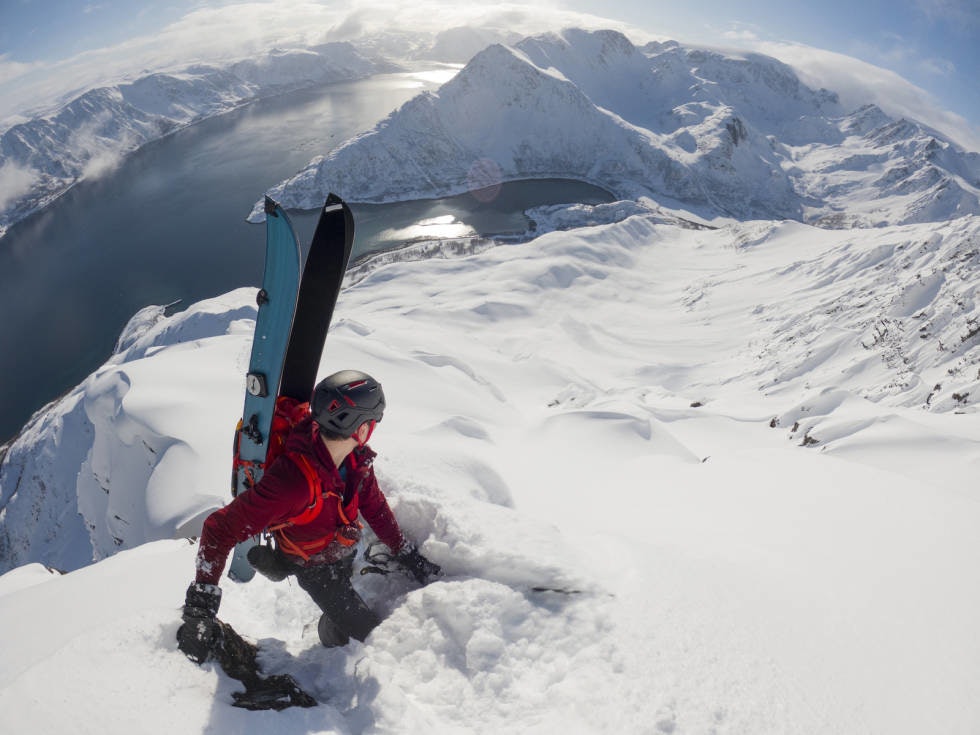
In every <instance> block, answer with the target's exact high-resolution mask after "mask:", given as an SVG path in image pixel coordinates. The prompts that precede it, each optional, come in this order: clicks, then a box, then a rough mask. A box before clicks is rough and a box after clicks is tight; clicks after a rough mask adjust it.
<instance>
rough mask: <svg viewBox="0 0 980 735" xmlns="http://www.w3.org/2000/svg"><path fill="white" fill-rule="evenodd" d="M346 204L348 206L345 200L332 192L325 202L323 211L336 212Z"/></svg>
mask: <svg viewBox="0 0 980 735" xmlns="http://www.w3.org/2000/svg"><path fill="white" fill-rule="evenodd" d="M344 206H346V205H345V204H344V200H343V199H341V198H340V197H339V196H337V195H336V194H334V193H332V192H331V193H330V194H328V195H327V201H325V202H324V203H323V211H324V212H336V211H337V210H340V209H343V208H344Z"/></svg>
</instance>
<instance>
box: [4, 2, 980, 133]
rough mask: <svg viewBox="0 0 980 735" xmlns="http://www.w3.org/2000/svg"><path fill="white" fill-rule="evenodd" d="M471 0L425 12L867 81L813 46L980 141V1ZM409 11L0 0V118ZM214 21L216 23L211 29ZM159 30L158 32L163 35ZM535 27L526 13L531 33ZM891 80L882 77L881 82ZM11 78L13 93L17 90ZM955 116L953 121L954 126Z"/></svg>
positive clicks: (369, 5)
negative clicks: (217, 53)
mask: <svg viewBox="0 0 980 735" xmlns="http://www.w3.org/2000/svg"><path fill="white" fill-rule="evenodd" d="M436 2H438V0H417V1H416V2H415V3H412V6H414V7H415V8H416V11H417V12H418V9H419V8H421V7H428V6H431V5H433V4H434V3H436ZM233 6H234V7H233ZM450 7H451V8H452V11H449V10H448V8H450ZM479 7H480V8H481V10H477V9H474V8H476V6H467V7H466V8H465V9H463V8H461V7H460V6H459V4H458V3H449V4H448V5H446V8H447V11H446V12H440V13H431V12H430V13H428V17H438V18H439V20H440V22H444V23H446V24H447V27H448V26H449V25H452V24H454V23H456V22H465V20H466V18H467V17H481V18H485V17H486V15H487V13H488V12H491V11H495V12H497V14H498V15H499V16H500V17H501V18H503V17H511V18H518V19H524V20H526V22H528V23H532V21H530V20H528V19H530V18H531V17H532V16H533V17H534V19H535V22H544V19H546V18H549V17H553V18H555V19H556V20H558V21H559V22H563V23H574V22H575V21H576V15H575V14H576V13H579V14H589V15H591V16H599V17H601V18H608V19H610V20H615V21H619V22H621V23H622V24H623V25H622V29H623V30H626V31H627V32H629V30H630V28H631V27H632V28H635V29H637V30H642V31H645V32H646V33H648V34H650V36H651V37H659V38H673V39H676V40H678V41H681V42H683V43H701V44H708V45H717V46H728V47H741V48H751V49H755V50H760V51H763V52H765V53H772V54H773V55H776V56H778V57H779V58H782V59H783V60H784V61H789V62H791V63H799V64H802V65H803V66H804V67H807V65H808V64H809V67H808V68H811V69H813V70H821V69H822V70H823V71H827V68H828V64H831V63H832V64H833V65H834V66H835V69H834V73H833V74H831V75H830V76H829V77H827V78H828V79H829V80H831V81H832V82H833V83H834V84H836V85H843V86H845V87H846V86H848V84H849V82H854V81H860V79H859V78H863V79H865V80H866V79H867V78H869V74H870V76H871V77H872V78H877V77H876V73H875V72H874V71H873V70H870V69H868V68H866V67H860V66H848V65H847V64H844V63H838V62H839V61H840V60H839V59H838V60H836V61H834V59H835V57H833V56H827V55H824V56H820V55H819V54H816V53H815V50H817V49H822V50H826V51H830V52H835V53H836V54H842V55H845V56H847V57H853V58H854V59H858V60H860V61H864V62H867V63H869V64H873V65H875V66H877V67H880V68H883V69H886V70H890V71H892V72H894V73H895V74H898V75H900V76H901V77H902V78H904V79H905V80H908V81H909V82H911V83H912V84H913V85H915V86H916V87H917V88H919V89H920V90H925V91H926V92H928V95H922V94H919V95H918V96H919V97H920V99H919V100H918V101H916V100H914V99H912V98H914V97H915V96H916V93H917V91H916V90H909V89H902V90H901V93H902V94H904V95H905V98H906V99H907V100H908V101H909V107H910V109H919V110H921V109H926V108H929V107H933V108H939V107H941V108H943V109H945V110H949V111H951V112H953V113H955V114H956V115H958V116H960V117H961V118H963V120H965V121H966V122H965V126H966V130H967V134H966V135H965V136H962V137H961V142H962V139H963V137H965V138H967V139H969V140H971V142H972V143H973V145H971V147H975V145H976V141H980V95H978V94H977V90H978V84H977V80H976V76H977V72H978V71H980V0H891V1H890V2H885V1H884V0H822V1H821V2H819V3H813V2H790V1H789V0H783V1H782V2H780V1H778V0H751V1H749V0H689V1H687V2H685V1H684V0H669V1H668V0H551V1H550V2H535V3H525V4H523V5H520V4H513V5H504V4H501V3H498V4H492V3H491V4H489V5H482V6H479ZM488 8H489V9H491V11H488V10H487V9H488ZM195 11H196V12H195ZM405 12H408V11H406V10H405V3H404V2H395V0H347V1H346V2H329V1H327V0H322V1H320V2H317V0H278V2H269V0H257V1H255V2H252V3H247V4H246V3H242V2H237V3H236V2H235V1H234V0H212V1H211V2H206V1H203V0H163V1H162V2H151V1H148V0H90V1H89V2H84V1H83V2H78V1H77V0H74V1H73V0H0V97H3V96H4V95H5V93H6V96H7V97H8V103H7V104H8V108H7V109H0V119H2V118H3V117H4V116H5V115H8V114H10V112H11V110H10V109H9V106H10V105H13V104H15V103H20V104H23V105H25V106H29V100H30V98H29V97H28V96H25V95H26V94H27V93H26V92H25V91H24V90H29V89H33V90H35V92H34V93H35V94H39V93H41V91H42V90H44V89H47V88H49V87H50V88H51V89H55V88H57V87H58V84H59V83H60V85H61V88H62V91H68V90H70V89H71V88H72V85H75V86H84V85H85V83H86V77H85V74H86V73H91V74H97V72H98V71H99V70H100V69H101V70H103V71H104V70H105V69H110V68H116V67H118V65H119V64H120V63H121V64H123V66H125V64H126V63H127V62H128V63H130V64H139V65H146V67H147V68H150V67H152V66H154V65H155V64H157V63H164V64H165V63H173V62H174V61H175V60H176V59H177V57H179V55H180V54H182V53H183V54H186V58H185V59H184V60H185V61H193V60H196V58H195V56H196V54H204V53H205V52H206V51H207V50H211V51H213V50H214V48H213V47H216V46H222V47H230V46H231V45H233V44H234V43H235V42H236V41H238V40H241V41H243V42H248V41H249V40H250V39H252V38H253V37H254V38H255V39H258V38H260V37H261V38H262V39H264V41H266V42H268V41H269V39H270V38H271V37H272V36H274V35H275V33H276V32H277V29H278V30H281V32H282V34H283V36H284V37H285V36H286V35H288V34H290V33H301V32H302V28H303V27H304V26H305V28H306V30H307V32H309V29H310V28H316V29H318V32H320V33H322V32H323V30H324V29H325V28H328V27H329V26H330V24H331V23H338V24H339V23H342V22H343V19H344V18H345V17H349V18H353V17H355V15H356V14H358V13H359V14H360V15H359V17H358V21H357V22H358V24H363V23H367V22H370V21H369V19H371V18H373V20H374V21H375V22H378V23H383V22H385V21H388V22H391V19H392V18H393V17H395V16H396V15H398V14H401V13H405ZM192 13H193V14H192ZM522 14H523V15H522ZM583 17H584V16H583ZM521 22H523V21H521ZM583 25H584V24H583ZM593 25H594V24H593ZM219 27H221V28H224V30H223V31H222V32H220V33H219V32H218V30H217V29H218V28H219ZM280 27H281V28H280ZM164 29H166V31H167V32H166V33H161V31H163V30H164ZM535 30H536V29H535V28H533V23H532V25H530V26H529V31H531V32H534V31H535ZM631 37H634V36H632V34H631ZM134 39H141V42H140V43H135V42H134ZM154 39H156V41H157V43H156V44H154ZM634 40H637V41H642V40H644V39H642V38H635V37H634ZM256 43H259V41H258V40H256ZM120 59H122V60H123V61H120ZM114 65H115V66H114ZM87 70H88V71H87ZM131 71H132V70H131ZM808 81H821V79H814V80H808ZM891 81H893V80H890V79H888V78H882V80H881V82H880V84H881V85H887V84H889V83H890V82H891ZM17 82H20V90H21V96H20V97H18V96H17V95H16V94H15V92H16V87H17ZM877 83H878V82H876V84H877ZM5 87H6V89H5ZM834 88H835V89H836V87H834ZM930 96H931V97H930ZM963 120H959V121H957V120H956V119H955V118H954V119H953V123H952V124H954V125H955V124H956V123H957V122H959V123H961V124H962V123H963ZM927 122H930V121H927Z"/></svg>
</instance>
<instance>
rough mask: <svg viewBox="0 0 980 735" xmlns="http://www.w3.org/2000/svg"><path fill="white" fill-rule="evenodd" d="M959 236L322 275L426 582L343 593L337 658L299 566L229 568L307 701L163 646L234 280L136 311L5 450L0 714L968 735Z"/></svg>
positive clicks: (969, 239) (286, 726) (50, 719)
mask: <svg viewBox="0 0 980 735" xmlns="http://www.w3.org/2000/svg"><path fill="white" fill-rule="evenodd" d="M606 206H609V205H606ZM571 211H576V212H579V213H580V214H579V216H581V218H582V219H581V220H580V221H582V222H584V221H586V220H587V216H588V213H582V212H581V210H580V209H576V210H571ZM568 217H569V218H571V217H572V214H569V215H568ZM978 252H980V219H978V218H977V217H966V218H962V219H959V220H954V221H950V222H946V223H940V224H925V225H904V226H891V227H882V228H878V229H874V230H851V231H830V230H825V229H820V228H816V227H812V226H808V225H804V224H801V223H796V222H775V221H754V222H743V223H738V224H732V225H727V226H725V227H722V228H719V229H685V228H683V227H679V226H676V225H665V224H661V223H660V221H659V220H658V219H657V218H655V217H652V216H649V215H644V214H635V215H634V216H631V217H628V218H625V219H623V220H622V221H620V222H617V223H614V224H605V225H601V226H594V227H581V228H578V229H575V230H571V231H567V232H553V233H550V234H547V235H545V236H542V237H540V238H538V239H536V240H534V241H532V242H530V243H526V244H522V245H511V246H499V247H496V248H491V249H488V250H485V251H483V252H481V253H478V254H475V255H470V256H468V257H462V258H444V259H429V260H425V261H416V262H411V261H406V262H396V263H389V264H387V265H384V266H383V267H378V268H373V269H371V268H369V267H366V266H365V270H364V272H363V273H352V274H351V276H352V277H351V278H350V280H349V285H348V287H347V288H346V289H345V291H344V292H343V294H342V296H341V299H340V302H339V304H338V310H337V314H336V318H337V321H336V323H335V328H334V329H333V330H332V332H331V337H330V341H329V345H328V350H327V353H326V355H325V360H324V363H323V367H322V370H323V372H324V373H326V372H330V371H333V370H335V369H339V368H343V367H358V368H360V369H364V370H367V371H368V372H371V373H372V374H374V375H376V376H377V377H378V378H379V379H381V380H382V382H383V383H384V385H385V390H386V393H387V394H388V398H389V406H390V409H389V412H388V414H387V415H386V417H385V421H384V423H383V425H382V426H381V428H380V429H379V430H378V432H377V434H376V437H375V439H374V441H373V444H374V446H375V448H376V449H377V450H378V451H379V452H380V454H381V457H380V459H379V461H378V464H377V467H378V471H379V476H380V479H381V482H382V484H383V486H384V487H385V488H386V489H387V492H388V494H389V497H390V498H391V500H392V504H393V507H394V510H395V513H396V514H397V516H398V517H399V519H400V520H401V521H402V523H403V525H404V527H405V529H406V532H407V533H408V535H409V536H410V537H411V538H412V539H414V540H415V541H416V542H418V543H420V544H421V545H422V548H423V550H424V551H425V553H426V554H427V555H429V556H430V557H431V558H432V559H433V560H435V561H437V562H438V563H439V564H441V565H443V568H444V569H445V571H446V573H447V576H446V578H445V579H444V580H443V581H439V582H436V583H434V584H432V585H430V586H429V587H427V588H425V589H422V590H418V589H415V588H414V586H413V585H411V584H410V583H408V582H407V581H404V580H400V579H392V578H384V579H380V578H377V577H364V578H359V581H358V583H359V584H361V585H362V586H363V589H364V591H365V595H366V596H367V597H368V599H369V600H370V601H371V603H372V604H373V605H375V606H376V607H377V608H378V609H379V610H380V611H381V612H382V613H383V614H384V617H385V620H384V622H383V623H382V625H381V626H380V627H379V628H378V629H377V631H375V633H373V634H372V636H371V637H370V638H369V639H368V640H367V642H366V643H364V644H359V643H355V644H352V645H350V646H348V647H346V648H343V649H334V650H325V649H322V648H321V647H320V646H319V644H318V642H317V639H316V633H315V630H312V629H310V628H309V623H311V622H313V621H314V620H315V619H316V610H315V608H314V607H313V606H312V603H310V602H309V601H308V600H307V599H306V598H305V595H304V594H303V593H302V592H301V591H300V590H299V589H298V588H297V587H296V586H295V585H292V584H289V583H281V584H278V585H274V584H272V583H268V582H265V581H263V580H258V581H256V582H254V583H252V584H250V585H246V586H238V585H232V584H230V583H229V584H226V585H225V587H226V591H225V594H226V599H225V602H224V603H223V607H222V615H223V616H224V617H225V618H226V619H227V620H228V621H229V622H231V623H232V624H233V625H235V626H236V628H238V629H239V630H241V632H242V633H243V634H245V635H247V636H249V637H252V638H253V639H257V640H259V642H260V646H261V647H262V649H263V650H264V654H263V658H262V661H263V663H264V665H265V667H266V670H267V672H268V673H274V672H281V671H285V672H289V673H292V674H294V675H295V676H296V677H297V678H298V679H300V681H301V682H302V684H303V685H304V686H305V687H307V688H308V689H309V690H310V691H312V692H314V693H315V694H316V696H317V698H318V699H319V700H320V701H321V703H322V704H321V706H319V707H317V708H314V709H312V710H302V711H288V712H285V713H281V714H271V713H264V714H253V713H248V712H243V711H239V710H235V709H233V708H231V707H230V692H231V691H232V690H233V685H232V683H230V682H229V680H227V679H226V678H224V677H223V676H222V675H220V674H219V673H218V672H216V671H215V670H214V669H213V668H212V667H210V666H206V667H204V668H196V667H194V666H193V665H191V664H190V663H188V662H186V661H185V660H184V659H183V658H182V657H181V656H180V655H179V654H178V653H177V652H176V650H175V643H174V632H175V630H176V626H177V615H178V612H177V608H178V606H179V604H180V602H181V599H182V595H183V590H184V588H185V586H186V584H187V582H188V581H189V580H190V577H191V574H192V570H193V554H194V547H193V545H191V544H188V543H187V542H186V541H184V540H181V538H180V537H181V536H182V535H184V534H191V533H193V532H194V531H195V529H196V527H197V526H198V524H199V523H200V519H201V515H202V514H203V513H204V512H206V511H207V510H208V509H209V508H211V507H214V506H216V505H218V504H220V503H222V502H224V501H225V499H226V497H227V489H226V488H227V484H228V464H229V462H228V454H229V441H230V436H231V429H232V427H233V425H234V422H235V420H236V418H237V414H238V412H239V411H240V408H241V397H242V394H243V384H242V383H243V375H244V373H245V370H246V365H247V359H248V350H249V341H250V335H251V326H252V321H251V320H252V319H253V318H254V307H253V306H252V304H253V303H254V302H253V293H252V292H251V290H247V289H243V290H241V291H236V292H233V293H231V294H228V295H227V296H225V297H222V298H220V299H216V300H212V301H208V302H203V303H201V304H198V305H196V306H195V307H193V308H192V309H189V310H188V311H187V312H184V313H181V314H175V315H173V316H166V315H165V314H164V313H163V312H162V311H161V310H147V311H145V312H142V313H141V314H140V315H138V316H137V318H135V319H134V321H133V322H132V323H131V324H130V326H129V327H128V329H127V332H126V333H125V334H124V335H123V336H122V338H121V339H120V344H119V347H118V350H117V354H116V355H115V356H114V358H113V359H112V360H111V361H110V363H109V364H107V365H106V366H104V367H103V368H102V369H100V370H99V371H97V372H96V373H95V374H94V375H93V376H92V377H91V378H90V379H89V380H88V381H86V382H85V383H84V384H83V385H81V386H79V387H78V389H76V390H75V391H73V392H72V393H71V394H70V395H69V396H67V397H65V398H64V399H62V401H60V402H58V403H56V404H54V405H53V406H52V407H50V408H49V409H48V410H47V411H46V412H45V413H43V414H40V415H39V416H37V417H36V418H35V420H34V421H33V422H32V424H31V425H30V426H29V427H28V430H27V431H26V432H25V433H24V435H22V437H21V438H20V439H19V440H18V442H17V443H15V444H14V445H12V446H11V447H10V448H9V452H8V454H7V457H6V459H5V461H4V462H3V464H2V466H0V505H2V511H0V523H2V530H3V535H2V536H0V538H2V539H3V542H2V543H3V547H2V549H3V562H4V566H5V568H9V567H10V566H11V565H20V566H18V567H17V568H16V569H13V571H11V572H9V573H8V574H6V575H4V576H2V577H0V645H2V648H3V651H4V655H3V656H2V657H0V729H2V730H3V731H4V732H7V731H10V732H21V731H37V732H45V731H47V732H59V731H66V730H71V731H73V732H99V733H101V734H103V735H105V734H106V733H108V734H109V735H112V734H114V733H127V734H128V733H131V732H134V731H140V732H161V733H170V732H173V731H174V730H175V729H179V730H180V731H181V732H210V731H220V732H238V731H250V730H252V729H269V728H274V729H275V730H276V731H278V732H293V731H296V732H311V733H363V732H376V733H404V732H436V733H448V732H452V733H460V732H466V733H499V732H521V733H553V732H556V731H564V732H569V733H624V732H629V733H633V732H636V733H708V732H715V733H733V734H734V733H746V732H751V733H773V734H776V733H778V734H779V735H787V734H789V735H795V734H797V733H800V734H802V733H807V734H810V733H821V734H823V733H854V734H858V733H861V734H864V733H889V735H894V734H896V733H898V734H903V733H910V734H911V733H921V732H943V733H969V732H974V731H976V730H977V728H978V727H980V704H978V700H977V698H976V696H975V693H976V692H975V683H976V681H977V680H978V678H980V639H978V637H977V635H976V631H977V627H976V619H975V617H976V616H975V614H974V611H975V610H976V609H978V606H980V583H978V581H977V578H976V575H975V574H974V566H975V560H976V559H977V558H980V539H978V536H977V534H976V528H977V524H978V522H980V505H978V503H977V493H976V483H975V482H974V481H973V478H975V477H976V472H977V471H978V470H980V412H978V411H977V410H976V404H975V400H976V397H977V395H980V382H978V379H977V370H978V363H980V344H978V340H980V330H978V329H977V326H976V325H977V324H978V322H980V311H978V309H980V305H978V299H977V293H976V288H977V282H976V278H975V277H974V276H973V274H974V273H975V271H976V267H977V265H978V264H977V258H978V257H980V256H978ZM77 515H80V517H78V518H76V516H77ZM153 539H157V540H156V541H153ZM168 539H169V540H168ZM148 541H152V543H147V542H148ZM117 550H121V551H120V553H114V554H113V552H115V551H117ZM89 553H91V554H92V557H94V558H97V559H102V560H101V561H99V562H98V563H95V564H90V565H89V566H86V567H85V568H82V569H77V567H80V566H82V565H83V564H85V563H86V562H87V561H89V558H91V557H86V556H85V555H87V554H89ZM109 554H112V556H108V555H109ZM107 556H108V558H105V557H107ZM28 562H33V563H28ZM38 562H40V563H38ZM42 563H43V564H48V565H50V566H55V565H63V566H65V567H67V568H76V569H77V570H76V571H73V572H71V573H69V574H66V575H58V574H52V573H51V572H49V571H48V570H46V569H45V567H43V566H42V565H41V564H42ZM533 586H555V587H568V586H572V587H574V588H575V589H579V590H582V592H581V593H580V594H574V595H561V594H555V593H537V592H532V591H530V590H529V588H530V587H533ZM80 672H84V674H81V673H80ZM52 692H57V699H56V701H55V700H52V698H51V693H52Z"/></svg>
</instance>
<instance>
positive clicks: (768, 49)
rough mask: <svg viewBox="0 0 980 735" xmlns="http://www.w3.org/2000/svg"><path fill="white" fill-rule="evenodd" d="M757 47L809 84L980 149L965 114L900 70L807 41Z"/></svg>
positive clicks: (977, 134) (977, 136) (854, 104)
mask: <svg viewBox="0 0 980 735" xmlns="http://www.w3.org/2000/svg"><path fill="white" fill-rule="evenodd" d="M755 48H756V49H757V50H758V51H760V52H762V53H764V54H768V55H769V56H773V57H775V58H777V59H779V60H781V61H783V62H785V63H787V64H789V65H790V66H792V67H793V68H795V69H796V70H797V71H798V72H799V74H800V78H801V79H802V80H803V82H804V83H805V84H807V85H809V86H811V87H824V88H826V89H830V90H833V91H834V92H837V93H838V94H839V95H840V98H841V103H842V104H843V105H844V106H845V107H850V108H857V107H859V106H860V105H863V104H867V103H869V102H871V103H874V104H876V105H878V106H879V107H880V108H881V109H883V110H884V111H885V112H887V113H888V114H890V115H893V116H899V117H908V118H912V119H914V120H918V121H920V122H922V123H925V124H926V125H929V126H930V127H933V128H935V129H936V130H938V131H939V132H941V133H944V134H945V135H947V136H949V137H950V138H952V139H953V140H955V141H956V142H957V143H959V144H960V145H963V146H964V147H966V148H968V149H969V150H973V151H980V130H977V129H975V128H972V127H971V126H970V124H969V123H968V122H967V120H966V119H965V118H963V117H962V116H960V115H957V114H956V113H953V112H949V111H946V110H944V109H943V108H942V106H941V105H940V104H939V102H938V101H937V100H936V99H935V97H933V96H932V95H931V94H930V93H929V92H927V91H925V90H924V89H922V88H920V87H917V86H916V85H914V84H912V83H911V82H909V81H908V80H906V79H904V78H903V77H901V76H899V75H898V74H896V73H895V72H892V71H889V70H887V69H882V68H881V67H879V66H875V65H873V64H869V63H867V62H864V61H861V60H859V59H855V58H854V57H851V56H845V55H843V54H838V53H835V52H833V51H825V50H823V49H817V48H813V47H811V46H804V45H802V44H795V43H785V42H781V43H773V42H761V43H758V44H755Z"/></svg>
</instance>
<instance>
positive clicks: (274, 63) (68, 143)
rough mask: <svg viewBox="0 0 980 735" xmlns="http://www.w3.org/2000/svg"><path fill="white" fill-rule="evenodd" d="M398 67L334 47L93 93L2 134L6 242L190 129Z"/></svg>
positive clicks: (1, 213)
mask: <svg viewBox="0 0 980 735" xmlns="http://www.w3.org/2000/svg"><path fill="white" fill-rule="evenodd" d="M394 68H395V67H394V66H392V65H391V64H389V63H387V62H385V61H383V60H381V61H379V60H376V59H371V58H368V57H367V56H365V55H363V54H361V53H360V52H359V51H358V50H357V49H355V48H354V47H353V46H351V45H350V44H346V43H334V44H327V45H323V46H318V47H316V48H312V49H303V50H290V51H273V52H270V53H268V54H266V55H264V56H262V57H261V58H258V59H255V60H245V61H239V62H236V63H234V64H230V65H228V66H226V67H217V66H208V65H200V66H191V67H187V68H185V69H182V70H181V71H178V72H168V73H155V74H149V75H147V76H144V77H141V78H139V79H137V80H135V81H133V82H128V83H125V84H117V85H113V86H109V87H100V88H97V89H92V90H90V91H87V92H85V93H84V94H82V95H80V96H78V97H76V98H74V99H72V100H71V101H70V102H68V103H67V104H65V105H64V106H62V107H60V108H59V109H57V110H54V111H50V112H48V113H46V114H42V115H39V116H37V117H35V118H33V119H31V120H30V121H28V122H22V123H19V124H16V125H13V126H12V127H10V128H8V129H6V130H4V131H3V134H2V135H0V176H2V178H0V181H2V182H3V184H4V185H3V186H2V188H0V236H2V235H3V234H4V233H5V232H6V231H7V229H8V228H9V227H10V226H11V225H12V224H14V223H15V222H18V221H19V220H21V219H23V218H24V217H27V216H28V215H29V214H31V213H32V212H35V211H37V210H39V209H41V208H43V207H45V206H47V205H48V204H50V203H51V202H53V201H54V200H55V199H57V198H58V197H59V196H60V195H61V194H63V193H64V192H66V191H67V190H68V189H69V188H71V187H72V186H73V185H74V184H76V183H77V182H79V181H80V180H82V179H85V178H87V177H90V176H93V175H98V174H99V173H101V172H103V171H104V170H106V169H107V168H111V167H112V166H113V165H115V164H116V163H117V162H118V161H120V160H121V159H122V158H123V157H124V156H126V155H128V154H130V153H132V152H134V151H136V150H137V149H139V148H140V147H141V146H143V145H145V144H146V143H148V142H150V141H153V140H156V139H158V138H161V137H163V136H165V135H167V134H169V133H172V132H174V131H175V130H178V129H180V128H182V127H186V126H187V125H191V124H193V123H195V122H199V121H201V120H204V119H205V118H208V117H213V116H214V115H219V114H221V113H224V112H228V111H230V110H233V109H235V108H236V107H240V106H242V105H244V104H248V103H249V102H254V101H255V100H257V99H260V98H263V97H269V96H272V95H275V94H281V93H283V92H286V91H289V90H292V89H298V88H303V87H310V86H313V85H316V84H324V83H327V82H338V81H347V80H353V79H361V78H364V77H368V76H371V75H373V74H377V73H379V72H383V71H391V70H393V69H394Z"/></svg>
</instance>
